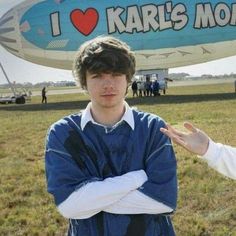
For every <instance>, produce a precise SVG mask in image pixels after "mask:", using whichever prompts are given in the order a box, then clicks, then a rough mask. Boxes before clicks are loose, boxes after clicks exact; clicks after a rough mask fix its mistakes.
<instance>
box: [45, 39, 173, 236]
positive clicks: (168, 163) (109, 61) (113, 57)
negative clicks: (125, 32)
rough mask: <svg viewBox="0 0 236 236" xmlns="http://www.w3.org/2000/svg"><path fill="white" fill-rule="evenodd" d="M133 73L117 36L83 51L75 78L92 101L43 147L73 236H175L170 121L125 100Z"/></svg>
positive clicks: (130, 58) (132, 61)
mask: <svg viewBox="0 0 236 236" xmlns="http://www.w3.org/2000/svg"><path fill="white" fill-rule="evenodd" d="M134 73H135V58H134V55H133V53H132V52H131V51H130V48H129V47H128V45H127V44H125V43H123V42H122V41H120V40H118V39H116V38H113V37H98V38H95V39H93V40H91V41H89V42H87V43H85V44H84V45H82V46H81V47H80V49H79V52H78V55H77V57H76V59H75V62H74V74H75V76H76V78H77V79H78V80H79V82H80V84H81V86H82V88H84V89H86V90H87V91H88V94H89V96H90V100H91V102H90V103H89V104H88V106H87V107H86V109H85V110H84V111H82V112H80V113H77V114H74V115H70V116H67V117H65V118H63V119H61V120H59V121H58V122H56V123H55V124H53V125H52V126H51V128H50V129H49V132H48V136H47V142H46V175H47V184H48V191H49V192H50V193H51V194H52V195H53V196H54V199H55V203H56V205H57V208H58V210H59V212H60V213H61V214H62V215H63V216H64V217H66V218H68V219H69V221H70V224H69V230H68V235H79V236H90V235H91V236H154V235H155V236H156V235H165V236H168V235H175V234H174V230H173V226H172V223H171V221H170V216H169V215H170V214H171V213H173V211H174V210H175V208H176V201H177V178H176V159H175V154H174V151H173V147H172V145H171V142H170V139H169V138H168V137H166V136H165V135H164V134H162V133H161V132H160V128H161V127H165V122H164V121H163V120H162V119H161V118H160V117H158V116H156V115H153V114H149V113H145V112H141V111H136V110H133V109H131V108H130V107H129V105H128V104H127V103H126V102H125V95H126V93H127V89H128V84H129V83H130V82H131V78H132V76H133V75H134Z"/></svg>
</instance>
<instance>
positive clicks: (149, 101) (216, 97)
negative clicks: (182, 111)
mask: <svg viewBox="0 0 236 236" xmlns="http://www.w3.org/2000/svg"><path fill="white" fill-rule="evenodd" d="M232 99H236V94H235V93H216V94H194V95H190V94H187V95H161V96H158V97H142V98H140V97H138V98H127V99H126V101H127V102H128V103H129V105H131V106H135V105H136V106H137V105H154V104H157V105H158V104H179V103H190V102H206V101H220V100H232ZM88 102H89V100H82V101H79V100H78V101H66V102H53V103H48V104H24V105H17V104H13V105H12V104H11V105H0V111H1V110H5V111H41V110H42V111H43V110H74V109H75V110H80V109H84V108H85V107H86V105H87V104H88Z"/></svg>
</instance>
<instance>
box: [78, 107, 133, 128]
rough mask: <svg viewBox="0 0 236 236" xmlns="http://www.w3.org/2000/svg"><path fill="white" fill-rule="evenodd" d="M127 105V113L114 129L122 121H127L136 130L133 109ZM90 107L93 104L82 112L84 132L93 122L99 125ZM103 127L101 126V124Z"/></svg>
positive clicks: (81, 124)
mask: <svg viewBox="0 0 236 236" xmlns="http://www.w3.org/2000/svg"><path fill="white" fill-rule="evenodd" d="M124 105H125V113H124V115H123V117H122V118H121V119H120V121H118V122H117V123H116V124H115V125H113V127H115V126H117V125H118V124H119V123H120V122H122V121H126V122H127V124H128V125H129V126H130V127H131V128H132V130H134V115H133V112H132V109H131V108H130V106H129V105H128V103H127V102H124ZM90 107H91V102H90V103H89V104H88V105H87V107H86V108H85V110H83V111H82V115H81V123H80V126H81V129H82V130H84V128H85V126H86V124H87V123H88V122H89V121H91V122H92V123H94V124H99V123H97V122H96V121H95V120H94V119H93V117H92V115H91V112H90ZM99 125H101V124H99Z"/></svg>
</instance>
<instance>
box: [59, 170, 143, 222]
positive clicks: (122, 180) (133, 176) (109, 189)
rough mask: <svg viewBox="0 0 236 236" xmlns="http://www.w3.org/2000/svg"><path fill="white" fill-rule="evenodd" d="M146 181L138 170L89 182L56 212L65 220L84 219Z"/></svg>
mask: <svg viewBox="0 0 236 236" xmlns="http://www.w3.org/2000/svg"><path fill="white" fill-rule="evenodd" d="M146 181H147V175H146V173H145V172H144V171H143V170H139V171H132V172H128V173H126V174H124V175H122V176H116V177H113V178H107V179H105V180H103V181H96V182H91V183H88V184H86V185H85V186H83V187H81V188H80V189H78V190H76V191H74V192H73V193H72V194H71V195H70V196H69V197H68V198H67V199H66V200H65V201H64V202H62V203H61V204H60V205H59V206H58V210H59V212H60V213H61V214H62V215H63V216H64V217H66V218H70V219H86V218H89V217H91V216H93V215H95V214H97V213H98V212H100V211H103V210H104V209H106V208H107V207H108V206H109V205H111V204H114V203H115V202H117V201H119V200H120V199H121V198H123V197H124V196H125V195H127V194H128V193H129V192H131V191H133V190H136V189H138V188H139V187H140V186H142V185H143V184H144V183H145V182H146Z"/></svg>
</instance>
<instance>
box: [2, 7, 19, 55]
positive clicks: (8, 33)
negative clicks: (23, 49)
mask: <svg viewBox="0 0 236 236" xmlns="http://www.w3.org/2000/svg"><path fill="white" fill-rule="evenodd" d="M15 17H16V15H15V11H14V10H10V11H8V12H7V13H6V14H4V15H3V16H2V17H1V18H0V45H1V46H2V47H4V48H5V49H6V50H8V51H9V52H11V53H13V54H15V55H17V56H19V43H18V42H17V38H16V35H17V34H16V32H17V29H16V25H17V24H16V23H15V22H16V19H15Z"/></svg>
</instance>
